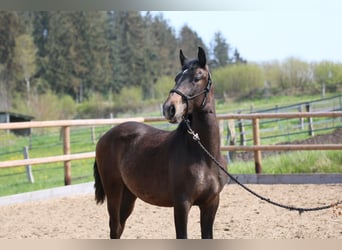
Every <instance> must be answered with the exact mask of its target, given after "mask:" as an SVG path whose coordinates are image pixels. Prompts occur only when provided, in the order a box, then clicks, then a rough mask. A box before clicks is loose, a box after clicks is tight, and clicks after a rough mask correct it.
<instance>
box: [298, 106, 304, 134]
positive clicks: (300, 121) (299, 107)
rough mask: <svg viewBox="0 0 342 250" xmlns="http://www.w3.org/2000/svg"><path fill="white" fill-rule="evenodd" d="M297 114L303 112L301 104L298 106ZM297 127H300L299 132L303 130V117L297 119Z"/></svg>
mask: <svg viewBox="0 0 342 250" xmlns="http://www.w3.org/2000/svg"><path fill="white" fill-rule="evenodd" d="M298 112H299V113H302V112H303V107H302V104H300V105H299V106H298ZM299 127H300V129H301V130H303V129H304V119H303V117H300V118H299Z"/></svg>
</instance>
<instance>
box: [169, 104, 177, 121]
mask: <svg viewBox="0 0 342 250" xmlns="http://www.w3.org/2000/svg"><path fill="white" fill-rule="evenodd" d="M175 114H176V108H175V105H170V108H169V115H170V117H171V118H172V117H174V116H175Z"/></svg>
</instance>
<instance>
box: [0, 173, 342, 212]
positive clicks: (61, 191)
mask: <svg viewBox="0 0 342 250" xmlns="http://www.w3.org/2000/svg"><path fill="white" fill-rule="evenodd" d="M233 176H234V177H236V178H237V180H239V181H240V182H241V183H242V184H264V185H276V184H289V185H304V184H318V185H327V184H342V174H274V175H272V174H237V175H233ZM228 184H235V182H234V181H233V180H230V179H229V180H228ZM93 193H94V182H87V183H82V184H75V185H68V186H62V187H57V188H50V189H43V190H38V191H33V192H26V193H21V194H15V195H9V196H2V197H0V206H7V205H15V204H20V203H25V202H32V201H42V200H47V199H53V198H61V197H68V196H76V195H89V194H93Z"/></svg>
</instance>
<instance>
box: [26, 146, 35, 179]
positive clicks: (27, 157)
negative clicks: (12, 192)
mask: <svg viewBox="0 0 342 250" xmlns="http://www.w3.org/2000/svg"><path fill="white" fill-rule="evenodd" d="M23 151H24V159H29V158H30V157H29V152H28V146H25V147H24V150H23ZM25 168H26V175H27V179H28V180H29V182H30V183H34V177H33V174H32V167H31V165H26V167H25Z"/></svg>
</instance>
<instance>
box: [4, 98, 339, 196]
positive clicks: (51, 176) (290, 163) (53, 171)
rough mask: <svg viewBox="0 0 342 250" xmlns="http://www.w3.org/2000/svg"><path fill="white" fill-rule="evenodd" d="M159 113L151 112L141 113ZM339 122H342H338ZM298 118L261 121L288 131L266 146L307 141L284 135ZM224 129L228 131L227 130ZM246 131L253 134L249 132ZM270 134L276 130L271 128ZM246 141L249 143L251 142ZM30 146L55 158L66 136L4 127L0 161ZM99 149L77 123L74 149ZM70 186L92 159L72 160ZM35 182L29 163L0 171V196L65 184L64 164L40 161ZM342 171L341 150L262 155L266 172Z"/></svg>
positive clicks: (269, 103) (237, 166)
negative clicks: (23, 133) (16, 131)
mask: <svg viewBox="0 0 342 250" xmlns="http://www.w3.org/2000/svg"><path fill="white" fill-rule="evenodd" d="M313 99H319V96H311V97H309V96H308V97H303V96H302V97H276V98H271V99H267V100H262V101H258V100H257V101H249V102H243V103H232V104H224V105H223V104H220V103H218V105H217V110H218V113H232V112H235V111H236V110H238V109H244V108H246V109H248V108H250V106H251V105H253V108H255V109H256V108H258V107H262V108H267V107H274V106H275V105H276V104H277V105H279V106H280V105H283V104H289V103H295V102H299V101H300V102H302V101H306V100H307V101H309V100H313ZM151 115H160V114H159V113H157V112H155V113H153V114H152V113H150V114H146V115H142V114H139V115H137V116H151ZM338 122H339V124H340V126H341V120H339V121H338ZM297 123H298V120H294V121H291V120H286V121H281V120H280V121H276V122H275V124H276V125H275V124H274V123H271V122H269V123H264V124H261V126H260V127H261V129H262V130H263V133H264V135H267V133H266V131H267V130H270V129H274V130H278V131H279V130H280V131H283V132H284V131H285V135H283V136H279V137H271V138H269V139H264V140H262V144H274V143H279V142H284V141H285V142H288V141H293V140H300V139H305V138H307V137H308V135H307V133H303V134H297V135H296V134H294V135H291V136H290V135H289V133H288V134H287V135H286V131H291V130H292V127H293V126H297ZM156 125H158V126H162V128H164V129H174V128H175V126H174V125H172V126H171V125H168V124H166V123H160V124H154V126H156ZM109 128H110V126H102V127H96V129H95V141H97V140H98V139H99V138H100V136H101V135H102V134H103V133H104V132H105V131H107V130H108V129H109ZM331 131H332V130H326V131H324V130H322V131H321V132H320V133H329V132H331ZM226 132H227V131H226V130H224V134H226ZM246 133H247V134H248V133H249V132H248V131H246ZM270 133H271V134H272V132H270ZM251 143H252V142H251V141H248V144H251ZM25 146H28V147H29V155H30V158H36V157H45V156H55V155H61V154H63V139H62V137H61V134H60V130H59V129H33V131H32V136H31V138H28V137H17V136H14V135H13V134H11V133H10V134H8V133H6V132H5V131H0V161H8V160H16V159H23V148H24V147H25ZM94 150H95V143H94V142H93V141H92V132H91V128H90V127H78V128H72V129H71V152H72V153H81V152H90V151H94ZM71 165H72V184H76V183H83V182H88V181H92V180H93V176H92V175H93V174H92V172H93V159H87V160H77V161H72V164H71ZM32 171H33V176H34V179H35V183H32V184H31V183H29V182H28V179H27V176H26V170H25V167H24V166H22V167H14V168H5V169H0V196H3V195H9V194H16V193H21V192H27V191H33V190H39V189H45V188H51V187H57V186H62V185H64V169H63V162H58V163H51V164H41V165H33V166H32ZM229 171H230V172H231V173H254V163H253V162H252V161H251V162H241V161H235V162H233V164H231V165H230V166H229ZM317 172H320V173H342V154H341V152H339V151H311V152H310V151H304V152H292V153H286V154H281V155H274V156H270V157H267V158H263V173H272V174H280V173H317Z"/></svg>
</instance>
